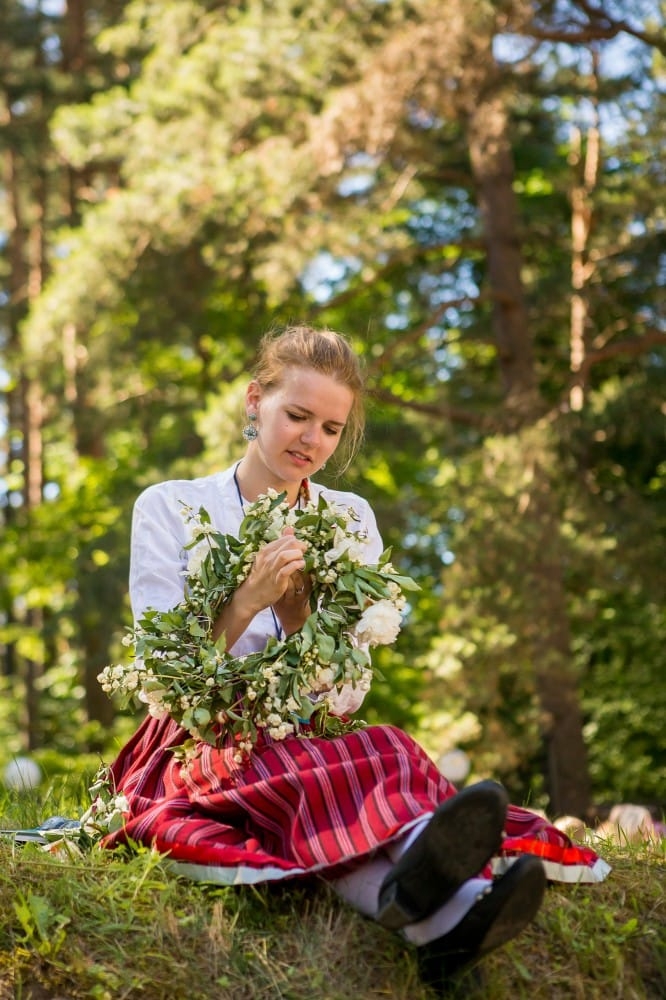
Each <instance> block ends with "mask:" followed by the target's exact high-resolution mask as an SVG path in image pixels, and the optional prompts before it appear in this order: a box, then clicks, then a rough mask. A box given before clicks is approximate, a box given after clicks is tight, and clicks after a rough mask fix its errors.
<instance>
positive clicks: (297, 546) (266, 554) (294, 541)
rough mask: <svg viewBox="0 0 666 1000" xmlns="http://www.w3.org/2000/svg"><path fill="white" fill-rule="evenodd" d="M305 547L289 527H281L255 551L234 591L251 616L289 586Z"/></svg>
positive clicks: (300, 566) (299, 567) (275, 600)
mask: <svg viewBox="0 0 666 1000" xmlns="http://www.w3.org/2000/svg"><path fill="white" fill-rule="evenodd" d="M306 548H307V545H306V543H305V542H302V541H300V540H299V539H298V538H296V537H295V535H294V529H293V528H285V529H284V531H283V533H282V535H281V536H280V537H279V538H276V539H275V541H273V542H268V543H267V544H266V545H264V547H263V548H262V549H260V550H259V551H258V552H257V555H256V556H255V560H254V564H253V566H252V569H251V570H250V573H249V575H248V577H247V579H245V580H244V581H243V583H242V584H241V585H240V587H239V588H238V590H237V591H236V595H237V596H238V598H239V599H241V600H242V601H243V603H244V604H245V606H246V608H247V609H248V611H250V610H251V611H252V613H253V616H254V615H255V614H258V613H259V612H260V611H263V610H264V608H268V607H270V606H271V605H273V604H277V603H278V602H279V601H280V600H281V599H282V598H283V597H285V595H287V594H288V592H290V590H293V587H294V582H293V578H294V574H296V576H298V574H299V573H300V572H302V571H303V570H304V569H305V559H304V558H303V553H304V552H305V550H306Z"/></svg>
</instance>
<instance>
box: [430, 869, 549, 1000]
mask: <svg viewBox="0 0 666 1000" xmlns="http://www.w3.org/2000/svg"><path fill="white" fill-rule="evenodd" d="M545 889H546V872H545V869H544V867H543V865H542V863H541V861H540V860H539V858H536V857H533V856H531V855H524V856H523V857H521V858H518V860H517V861H515V862H514V863H513V864H512V866H511V868H509V870H508V871H507V872H506V873H505V874H504V875H502V876H501V877H500V878H498V879H496V880H495V881H494V882H493V883H492V885H490V886H488V889H487V890H486V892H485V893H484V894H482V895H481V896H480V898H479V899H478V900H477V902H476V903H475V904H474V906H473V907H472V908H471V910H469V912H468V913H466V914H465V916H464V917H463V919H462V920H461V921H460V923H459V924H456V926H455V927H454V928H453V930H451V931H449V933H448V934H444V935H443V936H442V937H440V938H436V940H434V941H430V942H429V943H428V944H425V945H422V946H421V947H420V948H419V949H418V951H417V957H418V964H419V972H420V975H421V979H422V981H423V982H424V983H425V984H427V985H428V986H430V987H431V988H432V989H434V990H435V991H436V992H438V993H439V995H440V996H446V995H447V993H448V994H449V995H450V994H451V991H452V989H454V988H455V980H456V978H457V976H458V975H459V974H460V973H461V972H462V970H470V969H471V968H472V967H473V966H474V965H475V964H476V963H477V962H478V961H480V959H482V958H483V957H484V955H487V954H488V953H489V952H491V951H494V950H495V948H499V947H501V946H502V945H504V944H506V943H507V941H510V940H511V939H512V938H514V937H516V936H517V935H518V934H520V932H521V931H522V930H524V928H525V927H526V926H527V925H528V924H529V923H530V922H531V921H532V920H533V919H534V917H535V916H536V914H537V912H538V910H539V907H540V906H541V902H542V900H543V896H544V892H545Z"/></svg>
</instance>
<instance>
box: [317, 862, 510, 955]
mask: <svg viewBox="0 0 666 1000" xmlns="http://www.w3.org/2000/svg"><path fill="white" fill-rule="evenodd" d="M392 868H393V863H392V862H391V861H389V860H388V858H387V857H386V856H385V855H384V854H383V853H382V854H378V855H377V856H376V857H374V858H372V859H371V860H370V861H366V862H365V863H364V864H362V865H359V866H358V868H354V869H353V870H352V871H350V872H348V873H347V874H346V875H343V876H342V877H341V878H337V879H332V880H331V886H332V887H333V889H334V890H335V891H336V892H337V893H338V895H339V896H341V897H342V898H343V899H344V900H345V901H346V902H347V903H349V904H350V905H351V906H353V907H354V909H355V910H358V911H359V912H360V913H363V914H364V915H365V916H366V917H372V918H374V917H376V916H377V905H378V898H379V890H380V888H381V885H382V882H383V881H384V879H385V878H386V876H387V875H388V873H389V872H390V871H391V869H392ZM490 885H492V882H491V881H490V879H487V878H470V879H468V880H467V882H464V883H463V884H462V885H461V886H460V888H459V889H458V890H457V891H456V892H455V893H454V895H453V896H452V897H451V899H449V900H447V902H446V903H444V905H443V906H440V908H439V909H438V910H435V912H434V913H431V914H430V916H429V917H426V918H425V919H424V920H419V921H418V922H417V923H414V924H408V925H407V926H406V927H403V929H402V930H401V932H400V933H401V934H402V935H403V937H404V938H406V940H407V941H411V943H412V944H415V945H422V944H427V943H428V941H434V940H435V938H438V937H441V936H442V935H443V934H448V932H449V931H450V930H452V928H454V927H455V926H456V924H459V923H460V921H461V920H462V919H463V917H464V916H465V915H466V914H467V913H469V911H470V910H471V908H472V907H473V906H474V904H475V903H476V901H477V899H478V897H479V895H480V894H482V893H483V891H484V889H486V888H487V887H488V886H490Z"/></svg>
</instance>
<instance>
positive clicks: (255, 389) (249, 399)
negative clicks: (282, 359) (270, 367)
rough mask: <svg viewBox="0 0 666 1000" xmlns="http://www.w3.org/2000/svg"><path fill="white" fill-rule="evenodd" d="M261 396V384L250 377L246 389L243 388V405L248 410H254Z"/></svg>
mask: <svg viewBox="0 0 666 1000" xmlns="http://www.w3.org/2000/svg"><path fill="white" fill-rule="evenodd" d="M261 397H262V391H261V386H260V385H259V383H258V382H257V381H256V379H252V381H251V382H250V384H249V385H248V387H247V389H246V390H245V406H246V408H247V409H248V410H252V411H253V412H256V409H257V405H258V403H259V400H260V399H261Z"/></svg>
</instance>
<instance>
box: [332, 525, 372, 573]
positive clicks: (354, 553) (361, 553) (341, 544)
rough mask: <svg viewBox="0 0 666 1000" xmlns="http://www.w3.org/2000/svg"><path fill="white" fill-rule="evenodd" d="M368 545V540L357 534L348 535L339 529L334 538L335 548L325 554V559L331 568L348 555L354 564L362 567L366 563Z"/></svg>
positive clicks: (336, 530)
mask: <svg viewBox="0 0 666 1000" xmlns="http://www.w3.org/2000/svg"><path fill="white" fill-rule="evenodd" d="M367 544H368V542H367V539H366V538H363V537H362V536H360V535H358V534H357V533H356V532H353V533H352V534H348V533H347V532H346V531H343V530H342V528H340V527H337V528H336V529H335V535H334V536H333V547H332V548H330V549H329V550H328V551H327V552H325V553H324V559H325V560H326V562H327V563H328V565H329V566H330V565H331V563H334V562H337V561H338V559H340V558H341V557H342V556H343V555H345V554H346V555H347V557H348V558H349V559H351V561H352V562H355V563H360V564H361V565H362V564H363V562H364V561H365V553H366V550H367Z"/></svg>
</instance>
